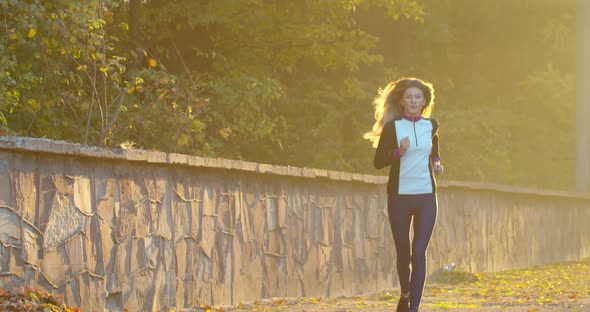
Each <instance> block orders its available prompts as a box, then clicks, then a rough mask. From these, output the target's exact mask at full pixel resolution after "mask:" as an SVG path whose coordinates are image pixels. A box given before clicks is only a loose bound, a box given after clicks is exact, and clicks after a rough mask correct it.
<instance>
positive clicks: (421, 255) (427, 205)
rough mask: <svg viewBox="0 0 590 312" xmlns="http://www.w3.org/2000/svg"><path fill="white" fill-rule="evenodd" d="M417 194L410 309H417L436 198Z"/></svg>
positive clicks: (422, 286) (435, 211) (434, 220)
mask: <svg viewBox="0 0 590 312" xmlns="http://www.w3.org/2000/svg"><path fill="white" fill-rule="evenodd" d="M416 196H418V198H417V199H419V202H420V205H419V206H418V207H416V210H415V211H414V239H413V241H412V277H411V282H410V283H411V286H410V296H411V297H410V307H411V311H417V310H418V305H419V304H420V300H421V299H422V292H423V290H424V281H425V280H426V247H428V242H429V241H430V237H431V236H432V231H433V230H434V224H435V223H436V214H437V209H438V208H437V200H436V195H435V194H421V195H416Z"/></svg>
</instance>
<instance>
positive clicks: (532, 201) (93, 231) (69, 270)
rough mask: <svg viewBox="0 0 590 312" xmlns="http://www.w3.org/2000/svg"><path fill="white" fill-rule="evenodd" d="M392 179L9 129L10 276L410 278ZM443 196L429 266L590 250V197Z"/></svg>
mask: <svg viewBox="0 0 590 312" xmlns="http://www.w3.org/2000/svg"><path fill="white" fill-rule="evenodd" d="M449 170H451V169H449ZM385 182H386V178H385V177H376V176H369V175H360V174H350V173H344V172H335V171H327V170H320V169H308V168H293V167H280V166H271V165H265V164H256V163H249V162H241V161H232V160H223V159H207V158H199V157H193V156H187V155H178V154H166V153H161V152H147V151H141V150H106V149H99V148H95V147H82V146H79V145H77V144H69V143H65V142H61V141H50V140H43V139H31V138H9V137H0V242H1V244H0V287H1V288H5V289H6V288H11V287H14V286H18V285H24V286H35V287H37V286H38V287H42V288H45V289H46V290H48V291H50V292H52V293H54V294H58V295H63V296H64V299H65V301H66V303H67V304H69V305H73V306H78V307H80V308H82V309H83V310H84V311H94V310H103V309H106V310H109V311H110V310H114V311H119V310H122V309H123V308H127V309H129V310H130V311H140V310H141V311H159V310H165V309H166V308H169V307H176V308H190V307H195V306H197V305H198V304H199V303H206V304H212V305H218V304H237V303H239V302H247V301H253V300H257V299H260V298H269V297H302V296H321V297H335V296H340V295H354V294H362V293H368V292H373V291H377V290H382V289H385V288H391V287H397V276H396V271H395V264H394V263H395V252H394V248H393V240H392V239H391V233H390V230H389V224H388V220H387V210H386V194H385V185H384V183H385ZM439 204H440V205H439V215H438V221H437V222H438V223H437V226H436V229H435V233H434V237H433V240H432V242H431V245H430V247H429V254H428V263H429V272H430V273H433V272H435V271H436V270H438V269H440V268H441V267H442V266H444V265H445V264H447V263H451V262H452V263H455V264H456V265H457V267H458V268H459V269H461V270H466V271H473V272H476V271H477V272H479V271H494V270H502V269H510V268H519V267H527V266H533V265H538V264H543V263H548V262H555V261H566V260H574V259H580V258H584V257H589V256H590V196H587V195H572V194H564V193H555V192H554V193H548V192H535V191H531V190H514V189H509V188H505V187H501V186H489V185H488V186H482V185H474V184H465V183H452V182H446V183H445V182H441V183H440V191H439Z"/></svg>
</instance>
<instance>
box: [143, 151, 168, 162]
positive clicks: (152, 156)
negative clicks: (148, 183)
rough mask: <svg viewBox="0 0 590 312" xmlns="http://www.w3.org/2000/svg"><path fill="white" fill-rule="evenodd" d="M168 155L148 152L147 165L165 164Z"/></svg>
mask: <svg viewBox="0 0 590 312" xmlns="http://www.w3.org/2000/svg"><path fill="white" fill-rule="evenodd" d="M167 158H168V154H166V153H164V152H156V151H149V152H148V153H147V161H148V162H149V163H156V164H165V163H166V162H167V161H166V159H167Z"/></svg>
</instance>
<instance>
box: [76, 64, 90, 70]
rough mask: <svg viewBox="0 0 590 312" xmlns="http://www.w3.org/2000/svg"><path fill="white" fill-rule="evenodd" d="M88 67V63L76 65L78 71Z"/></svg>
mask: <svg viewBox="0 0 590 312" xmlns="http://www.w3.org/2000/svg"><path fill="white" fill-rule="evenodd" d="M87 68H88V66H86V65H80V66H78V67H76V70H77V71H85V70H86V69H87Z"/></svg>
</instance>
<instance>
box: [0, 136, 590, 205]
mask: <svg viewBox="0 0 590 312" xmlns="http://www.w3.org/2000/svg"><path fill="white" fill-rule="evenodd" d="M0 150H12V151H17V152H25V153H46V154H54V155H66V156H77V157H85V158H96V159H106V160H123V161H130V162H144V163H150V164H163V165H180V166H188V167H200V168H213V169H226V170H240V171H246V172H253V173H261V174H274V175H281V176H290V177H301V178H325V179H329V180H334V181H352V182H361V183H366V184H386V183H387V178H388V177H387V176H375V175H370V174H360V173H350V172H342V171H333V170H326V169H317V168H302V167H293V166H279V165H271V164H263V163H255V162H248V161H242V160H232V159H224V158H207V157H199V156H191V155H185V154H177V153H166V152H160V151H148V150H141V149H107V148H101V147H97V146H86V145H82V144H79V143H69V142H65V141H57V140H50V139H46V138H31V137H16V136H10V137H7V136H0ZM438 186H439V187H440V188H463V189H468V190H479V191H495V192H502V193H514V194H528V195H537V196H549V197H567V198H571V199H583V200H590V194H588V193H574V192H564V191H552V190H541V189H531V188H523V187H515V186H509V185H499V184H488V183H478V182H459V181H447V180H441V181H438Z"/></svg>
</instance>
